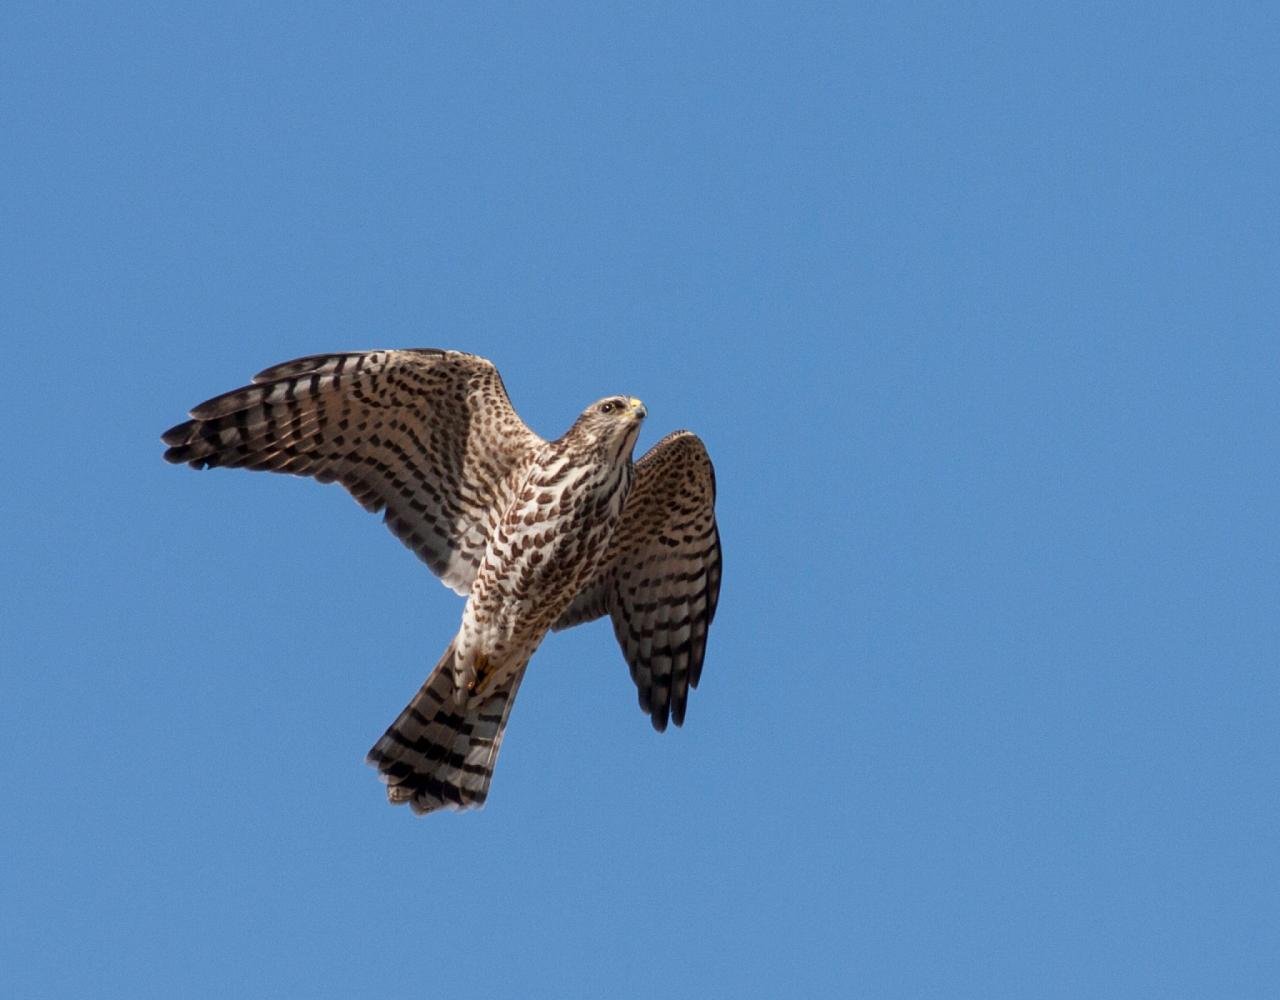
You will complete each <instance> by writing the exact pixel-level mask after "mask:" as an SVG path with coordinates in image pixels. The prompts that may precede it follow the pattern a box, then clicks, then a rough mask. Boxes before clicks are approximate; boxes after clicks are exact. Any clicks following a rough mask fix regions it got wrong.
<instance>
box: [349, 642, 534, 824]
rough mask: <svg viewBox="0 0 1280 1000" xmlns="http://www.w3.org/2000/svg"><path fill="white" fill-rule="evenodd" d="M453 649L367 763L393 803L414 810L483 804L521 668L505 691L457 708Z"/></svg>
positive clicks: (487, 792)
mask: <svg viewBox="0 0 1280 1000" xmlns="http://www.w3.org/2000/svg"><path fill="white" fill-rule="evenodd" d="M453 656H454V650H453V644H452V643H450V644H449V648H448V649H447V650H445V654H444V656H443V657H442V658H441V659H440V662H439V663H438V664H437V665H436V668H435V670H433V671H432V672H431V676H430V677H428V678H427V681H426V683H425V684H423V685H422V688H421V690H419V691H418V693H417V694H416V695H415V696H414V698H413V701H411V702H409V704H408V705H407V706H405V709H404V711H403V712H401V713H400V717H399V718H397V719H396V721H395V722H394V723H393V724H392V725H391V727H390V728H389V729H388V730H387V731H386V732H385V733H384V734H383V735H382V738H381V739H380V740H378V742H377V743H375V744H374V745H373V749H372V750H370V751H369V754H368V756H367V757H366V758H365V759H366V760H367V761H368V762H369V763H370V764H372V765H373V766H374V767H376V768H377V769H378V772H379V776H380V777H381V778H382V780H383V781H385V782H386V783H387V799H388V801H390V802H391V803H392V804H393V805H401V804H403V803H406V802H407V803H408V804H409V808H410V809H412V810H413V811H414V812H415V813H418V814H419V815H421V814H422V813H428V812H433V811H434V810H436V809H441V808H447V809H471V808H475V807H477V806H481V805H483V804H484V800H485V798H487V797H488V794H489V782H490V780H491V779H492V778H493V768H494V764H495V763H496V762H497V759H498V749H499V748H500V747H501V745H502V735H503V732H504V730H505V729H506V726H507V717H508V716H509V715H510V714H511V705H512V703H513V702H514V701H515V696H516V691H517V690H518V689H519V687H520V681H521V680H522V679H523V677H524V670H523V669H522V670H520V671H519V672H518V673H517V674H516V675H515V676H514V677H513V678H512V679H511V680H510V681H508V682H506V683H505V684H504V685H503V686H502V687H499V688H496V689H494V690H492V691H489V692H486V693H485V695H484V696H483V697H481V698H475V699H472V700H471V701H470V702H468V703H467V704H464V705H459V704H458V701H457V699H456V698H455V691H456V688H455V683H454V670H453Z"/></svg>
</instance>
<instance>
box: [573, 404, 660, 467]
mask: <svg viewBox="0 0 1280 1000" xmlns="http://www.w3.org/2000/svg"><path fill="white" fill-rule="evenodd" d="M647 414H648V411H647V410H646V409H645V408H644V403H642V402H640V400H638V399H636V398H635V397H634V396H606V397H605V398H604V399H599V400H596V402H594V403H592V404H591V405H590V406H588V407H587V408H586V409H585V410H583V411H582V413H581V415H580V416H579V417H578V419H577V420H576V421H575V422H574V425H573V429H574V430H576V431H578V432H580V433H583V434H587V435H589V436H591V437H592V438H594V439H596V440H597V441H599V442H600V443H602V444H607V445H611V446H612V448H610V450H611V451H617V452H618V453H619V454H628V453H629V452H630V450H631V448H632V447H633V446H634V445H635V443H636V437H637V436H638V435H639V434H640V424H641V423H643V422H644V418H645V416H646V415H647Z"/></svg>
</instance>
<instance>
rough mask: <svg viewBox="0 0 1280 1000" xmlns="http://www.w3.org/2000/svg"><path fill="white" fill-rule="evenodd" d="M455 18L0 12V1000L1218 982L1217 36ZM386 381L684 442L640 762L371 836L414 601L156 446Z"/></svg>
mask: <svg viewBox="0 0 1280 1000" xmlns="http://www.w3.org/2000/svg"><path fill="white" fill-rule="evenodd" d="M474 6H475V5H458V4H451V5H442V4H426V3H423V4H393V3H372V2H361V3H351V2H345V3H314V2H308V3H273V4H269V5H263V4H239V3H219V4H216V5H215V4H210V5H195V4H182V5H170V4H158V3H151V4H136V5H134V4H111V3H98V4H79V5H77V4H72V3H67V4H47V3H28V2H21V0H9V2H7V3H6V4H4V5H3V7H2V8H0V130H2V136H3V139H2V141H0V213H2V214H0V254H2V255H3V256H2V259H0V324H2V329H3V331H4V336H5V342H6V345H7V350H6V351H5V355H4V361H3V364H4V369H5V375H6V378H5V379H4V386H5V387H4V391H3V393H0V420H2V421H3V427H4V430H5V435H4V437H5V443H4V472H3V475H2V476H0V501H2V503H3V510H4V517H3V518H2V519H0V564H2V565H3V566H4V568H5V571H4V573H3V580H2V581H0V608H2V610H0V623H2V628H0V790H2V791H3V798H4V807H3V809H0V848H2V849H0V894H2V902H0V994H3V995H4V996H12V997H22V998H27V997H31V998H37V997H76V998H82V997H86V996H91V997H129V998H139V997H152V996H154V997H174V996H183V997H196V998H203V997H210V998H215V997H216V998H222V997H228V996H264V997H265V996H272V997H284V996H298V997H334V998H350V997H365V996H368V997H375V996H385V997H391V996H402V995H411V996H424V997H449V998H467V997H494V996H512V997H528V998H542V997H557V998H559V997H609V998H628V997H651V996H671V997H735V998H740V997H771V996H772V997H776V996H812V997H850V996H856V997H873V998H886V997H888V998H897V997H902V998H908V997H910V998H915V997H940V998H954V997H975V998H978V997H981V998H984V1000H986V998H1003V997H1010V998H1025V997H1063V998H1079V997H1124V998H1134V997H1152V998H1156V997H1158V998H1162V1000H1163V998H1169V997H1205V996H1218V997H1232V998H1249V997H1264V996H1266V997H1270V996H1274V995H1275V992H1274V991H1275V988H1276V983H1277V981H1280V884H1278V883H1280V803H1278V800H1277V767H1278V765H1280V682H1278V679H1277V666H1278V665H1280V626H1278V618H1277V609H1278V607H1280V551H1278V548H1280V546H1278V544H1277V511H1278V510H1280V462H1278V452H1277V429H1278V427H1280V393H1278V392H1277V374H1278V372H1280V337H1278V336H1277V325H1278V324H1277V317H1278V316H1280V284H1278V281H1277V278H1278V276H1280V184H1278V183H1277V178H1278V177H1280V72H1278V71H1277V65H1280V15H1277V14H1276V13H1275V7H1274V5H1273V4H1265V3H1254V4H1248V3H1245V4H1231V5H1228V6H1226V7H1222V6H1211V5H1191V4H1177V3H1174V4H1141V5H1139V4H1132V5H1129V4H1126V5H1119V6H1118V5H1116V4H1114V3H1096V4H1080V5H1069V6H1068V7H1066V8H1063V9H1053V10H1050V9H1047V8H1045V7H1044V5H1027V4H1023V3H1008V4H982V3H973V4H943V3H935V4H923V5H905V6H904V5H903V4H899V3H877V4H863V3H858V4H803V5H797V4H759V3H744V4H733V5H713V4H688V3H679V4H667V5H660V4H646V5H643V6H642V7H640V8H639V9H637V7H636V6H633V5H627V6H625V7H623V6H614V5H605V4H596V3H582V4H572V5H546V4H536V5H535V4H526V5H484V6H483V9H473V7H474ZM390 346H440V347H452V348H459V349H463V350H467V351H471V352H474V353H477V354H482V355H485V356H487V357H489V358H492V359H493V360H494V361H495V362H496V364H497V365H498V366H499V368H500V370H501V372H502V374H503V376H504V378H505V380H506V384H507V387H508V389H509V391H510V395H511V397H512V399H513V401H514V402H515V405H516V406H517V408H518V409H519V411H520V412H521V414H522V415H523V416H524V418H525V419H526V420H527V422H528V423H529V424H530V425H531V426H532V427H533V428H534V429H535V430H536V431H538V432H540V433H541V434H543V435H546V436H557V435H559V434H560V433H561V432H562V431H563V430H564V429H565V428H567V426H568V425H569V423H570V422H571V420H572V419H573V417H574V416H575V415H576V414H577V413H578V412H579V410H580V409H582V407H583V406H584V405H585V404H586V403H588V402H590V401H591V400H594V399H597V398H599V397H600V396H603V395H606V394H610V393H628V394H633V395H637V396H640V397H641V398H643V399H644V400H645V402H646V403H647V405H648V409H649V414H650V418H649V420H648V421H647V425H646V428H645V430H644V433H643V436H642V438H641V442H640V450H643V449H645V448H647V447H648V446H649V445H651V444H652V443H654V442H655V441H656V440H657V439H658V438H659V437H661V436H662V435H663V434H665V433H667V432H668V431H670V430H673V429H675V428H677V427H689V428H692V429H694V430H696V431H697V433H699V434H700V435H701V436H702V437H703V439H704V440H705V441H706V443H707V446H708V448H709V450H710V452H711V455H712V456H713V459H714V461H715V464H716V470H717V476H718V482H719V508H718V513H719V520H720V527H721V532H722V535H723V540H724V549H725V575H724V587H723V592H722V597H721V603H720V610H719V616H718V618H717V620H716V623H715V626H714V628H713V630H712V632H711V639H710V646H709V652H708V657H707V662H706V667H705V671H704V674H703V678H702V686H701V688H700V689H699V690H698V691H697V692H696V693H695V694H694V695H693V697H692V699H691V702H690V708H689V715H688V719H687V721H686V724H685V727H684V729H682V730H678V731H677V730H672V731H668V732H667V733H665V734H663V735H658V734H656V733H654V732H653V731H652V730H651V729H650V727H649V724H648V721H647V720H646V718H645V717H644V716H643V715H642V714H641V713H640V711H639V710H638V708H637V707H636V703H635V694H634V690H633V687H632V685H631V682H630V680H629V678H628V676H627V670H626V666H625V664H624V662H623V660H622V656H621V654H620V652H619V651H618V650H617V648H616V646H615V644H614V640H613V637H612V634H611V631H610V629H609V628H608V626H607V625H606V624H604V623H596V624H594V625H590V626H586V627H584V628H580V629H577V630H574V631H573V632H570V633H566V634H561V635H556V636H552V637H550V638H549V639H548V641H547V642H546V643H545V644H544V646H543V648H542V649H541V650H540V651H539V653H538V654H537V656H536V658H535V659H534V661H533V666H532V669H531V671H530V673H529V675H528V677H527V679H526V681H525V683H524V686H523V687H522V689H521V691H520V697H519V701H518V702H517V705H516V707H515V710H514V713H513V716H512V722H511V726H510V729H509V733H508V737H507V740H506V742H505V743H504V744H503V751H502V756H501V760H500V762H499V766H498V770H497V774H496V777H495V780H494V784H493V790H492V795H491V797H490V799H489V804H488V805H487V806H486V807H485V809H484V810H483V811H481V812H479V813H475V814H468V815H453V814H442V815H434V816H430V817H427V818H425V819H417V818H415V817H413V816H412V815H411V814H410V813H408V812H407V811H405V810H403V809H392V808H389V807H388V806H387V805H386V804H385V803H384V801H383V792H382V787H381V785H380V784H379V782H378V781H377V778H376V776H375V774H374V773H373V771H372V770H371V769H369V768H368V767H366V766H365V765H364V763H363V756H364V753H365V751H366V750H367V749H368V747H369V746H370V745H371V744H372V742H373V741H374V739H375V738H376V737H377V736H378V735H380V734H381V733H382V731H383V729H384V728H385V727H386V725H387V724H388V723H389V722H390V721H391V720H392V719H394V718H395V716H396V714H397V713H398V712H399V710H400V708H401V707H402V706H403V705H404V704H405V702H406V701H407V700H408V699H409V697H410V696H411V695H412V694H413V692H414V691H415V690H416V689H417V687H418V685H419V683H420V682H421V680H422V679H423V677H424V676H425V675H426V673H427V671H428V670H429V669H430V667H431V666H432V665H433V664H434V663H435V661H436V659H437V657H438V656H439V653H440V651H441V650H442V649H443V648H444V646H445V644H446V643H447V642H448V640H449V638H450V636H451V635H452V633H453V631H454V630H455V628H456V626H457V621H458V616H459V614H460V612H461V606H462V602H461V600H460V599H459V598H457V597H456V596H455V595H453V594H452V593H450V592H449V591H447V590H445V588H443V587H442V586H441V585H440V584H439V583H438V582H437V581H436V580H435V579H434V578H433V577H432V576H431V575H430V574H429V573H428V572H427V571H426V570H425V568H424V567H423V566H422V565H420V564H419V563H418V562H417V561H416V560H415V559H414V558H413V557H412V555H411V554H409V553H408V552H407V551H406V550H404V549H403V548H401V547H400V545H399V544H398V543H397V542H396V541H395V540H394V539H393V538H392V537H391V536H390V535H389V534H388V533H387V532H386V531H385V529H384V528H383V527H382V526H381V525H380V524H379V522H378V520H377V519H376V518H373V517H370V516H369V515H367V514H365V513H364V512H362V511H361V510H360V508H359V507H358V506H357V505H356V504H355V503H353V502H352V501H351V500H350V499H349V498H348V497H346V496H345V495H344V494H343V493H342V491H341V490H339V489H338V488H337V487H332V486H330V487H321V486H318V485H316V484H315V483H312V482H308V481H304V480H299V479H294V478H291V477H278V476H268V475H262V474H253V475H251V474H247V473H243V472H226V471H214V472H208V473H196V472H193V471H191V470H189V469H186V468H180V467H170V466H167V465H166V464H165V463H164V462H163V461H162V460H161V451H162V446H161V443H160V440H159V435H160V433H161V431H163V430H164V429H165V428H166V427H168V426H170V425H171V424H174V423H176V422H178V421H179V420H181V419H183V417H184V414H185V411H186V410H187V409H188V407H190V406H192V405H193V404H195V403H197V402H199V401H201V400H203V399H205V398H207V397H209V396H212V395H214V394H216V393H218V392H221V391H224V390H227V389H231V388H234V387H236V386H238V385H241V384H243V383H244V382H245V381H246V380H247V379H248V378H249V376H251V375H252V374H253V373H254V372H256V371H258V370H259V369H260V368H263V367H265V366H266V365H268V364H271V363H274V362H278V361H283V360H286V359H289V358H292V357H295V356H298V355H304V354H310V353H315V352H321V351H331V350H342V349H355V348H372V347H390Z"/></svg>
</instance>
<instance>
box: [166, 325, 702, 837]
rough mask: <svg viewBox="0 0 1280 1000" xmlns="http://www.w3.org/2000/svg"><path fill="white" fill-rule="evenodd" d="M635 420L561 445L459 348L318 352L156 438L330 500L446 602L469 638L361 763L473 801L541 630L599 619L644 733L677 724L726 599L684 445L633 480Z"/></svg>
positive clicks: (422, 802)
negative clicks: (432, 579)
mask: <svg viewBox="0 0 1280 1000" xmlns="http://www.w3.org/2000/svg"><path fill="white" fill-rule="evenodd" d="M644 416H645V410H644V407H643V405H642V404H641V403H640V402H639V400H636V399H632V398H630V397H622V396H615V397H609V398H606V399H603V400H600V401H599V402H597V403H593V404H592V405H591V406H590V407H588V408H587V409H586V410H584V411H583V412H582V414H581V415H580V416H579V417H578V419H577V420H576V421H575V422H574V424H573V426H572V427H570V429H569V430H568V431H567V432H566V433H565V434H564V435H563V436H562V437H560V438H558V439H557V440H555V441H544V440H543V439H542V438H540V437H539V436H538V435H536V434H534V433H533V432H532V431H531V430H529V428H527V427H526V426H525V425H524V423H523V422H522V421H521V420H520V418H519V417H518V416H517V415H516V413H515V411H514V409H513V408H512V406H511V403H510V400H509V399H508V397H507V394H506V390H505V389H504V387H503V385H502V380H501V378H500V377H499V376H498V372H497V370H496V369H495V368H494V366H493V365H492V364H491V363H490V362H488V361H486V360H485V359H483V358H479V357H475V356H474V355H469V354H462V353H459V352H456V351H440V350H431V349H423V350H397V351H368V352H353V353H346V354H329V355H316V356H313V357H308V358H301V359H299V360H297V361H290V362H286V363H284V364H280V365H275V366H274V367H271V368H268V369H266V370H265V371H263V372H261V373H260V374H259V375H257V376H256V377H255V378H254V382H253V384H252V385H249V386H246V387H244V388H241V389H236V390H233V391H232V392H229V393H225V394H223V395H221V396H217V397H215V398H214V399H211V400H209V401H208V402H205V403H201V404H200V405H199V406H197V407H196V408H195V409H194V410H192V411H191V417H192V419H191V420H188V421H186V422H185V423H182V424H179V425H178V426H176V427H173V428H171V429H170V430H168V431H166V432H165V434H164V435H163V439H164V441H165V443H166V444H167V445H168V446H169V447H168V450H167V451H166V452H165V458H166V459H167V460H168V461H170V462H175V463H180V462H185V463H187V464H189V465H191V466H192V467H194V468H197V469H203V468H210V467H214V466H227V467H243V468H250V469H263V470H268V471H273V472H288V473H293V474H296V475H306V476H312V477H314V478H315V479H317V480H319V481H321V482H338V483H341V484H342V485H343V486H344V487H345V488H346V489H347V490H348V491H349V492H350V493H351V494H352V496H354V497H355V498H356V500H358V501H359V502H360V503H361V504H362V505H363V506H364V507H365V508H366V509H368V510H370V511H374V512H377V511H382V512H383V515H384V520H385V521H386V524H387V526H388V527H389V528H390V529H391V530H392V532H393V533H394V534H395V535H396V536H397V537H398V538H400V540H401V541H402V542H404V544H405V545H407V546H408V547H409V548H410V549H412V550H413V551H414V552H415V553H416V554H417V555H418V556H419V557H420V558H421V559H422V560H423V561H424V562H426V564H427V565H428V566H429V567H430V568H431V569H432V571H433V572H435V573H436V574H437V575H438V576H440V578H441V579H442V580H443V581H444V583H445V584H446V585H448V586H449V587H451V588H453V589H454V590H455V591H457V592H458V593H462V594H466V595H467V603H466V607H465V608H464V610H463V618H462V625H461V627H460V628H459V630H458V633H457V635H455V636H454V638H453V640H452V641H451V642H450V643H449V646H448V648H447V649H446V650H445V652H444V655H443V656H442V657H441V659H440V661H439V663H438V664H437V666H436V668H435V670H434V671H433V672H432V673H431V676H430V677H428V679H427V681H426V683H425V684H424V685H423V686H422V688H421V690H420V691H419V692H418V694H417V695H416V696H415V697H414V699H413V700H412V701H411V702H410V703H409V705H408V706H407V707H406V708H405V709H404V711H403V712H401V713H400V716H399V718H398V719H396V721H395V722H394V723H393V724H392V725H391V727H390V728H389V729H388V730H387V732H386V733H385V734H384V735H383V736H382V738H381V739H380V740H378V742H377V743H376V744H375V745H374V747H373V749H372V750H370V752H369V757H368V759H369V762H370V763H371V764H373V765H374V766H376V767H377V768H378V770H379V773H380V775H381V776H382V778H383V780H384V781H385V782H386V783H387V796H388V798H389V799H390V801H392V802H394V803H401V802H407V803H408V804H409V805H410V806H411V808H412V809H413V810H414V811H415V812H419V813H424V812H430V811H432V810H434V809H438V808H441V807H452V808H466V807H469V806H478V805H480V804H482V803H483V802H484V800H485V798H486V796H487V794H488V789H489V782H490V779H491V777H492V774H493V767H494V762H495V761H496V759H497V755H498V750H499V747H500V745H501V742H502V736H503V732H504V730H505V727H506V723H507V718H508V716H509V714H510V711H511V705H512V703H513V701H514V699H515V695H516V692H517V690H518V689H519V686H520V682H521V680H522V679H523V677H524V672H525V668H526V667H527V665H528V662H529V658H530V657H531V656H532V655H533V652H534V650H536V649H537V647H538V645H539V644H540V643H541V642H542V639H543V638H544V636H545V635H546V633H547V632H548V631H549V630H551V629H552V628H554V629H557V630H559V629H563V628H567V627H569V626H571V625H574V624H577V623H579V622H584V621H590V620H592V619H594V618H598V617H601V616H603V615H605V614H608V615H609V616H610V617H611V619H612V622H613V627H614V632H615V635H616V636H617V638H618V642H619V644H620V645H621V647H622V650H623V653H624V655H625V657H626V659H627V663H628V664H629V666H630V668H631V675H632V678H633V679H634V681H635V683H636V687H637V691H638V693H639V697H640V705H641V708H642V709H643V710H644V711H645V712H646V713H647V714H648V715H649V717H650V720H651V721H652V723H653V725H654V727H655V728H656V729H658V730H662V729H665V728H666V725H667V720H668V718H670V719H671V720H672V721H674V722H675V723H676V725H680V724H681V723H682V722H683V721H684V714H685V708H686V705H687V699H688V692H689V688H690V687H696V686H697V684H698V678H699V675H700V673H701V669H702V662H703V657H704V655H705V652H706V637H707V629H708V628H709V627H710V624H711V621H712V618H713V617H714V615H715V609H716V601H717V598H718V596H719V589H720V542H719V535H718V532H717V529H716V523H715V510H714V507H715V476H714V472H713V471H712V467H711V461H710V459H709V458H708V457H707V453H706V449H705V448H704V447H703V445H702V442H701V441H699V440H698V438H697V437H696V436H695V435H693V434H691V433H689V432H688V431H678V432H676V433H675V434H671V435H669V436H668V437H666V438H664V439H663V440H662V441H661V442H659V443H658V444H657V445H656V446H654V448H653V449H651V450H650V451H649V452H648V453H647V454H646V455H645V456H644V457H643V458H642V459H640V461H639V462H636V463H634V464H633V463H632V458H631V456H632V449H633V448H634V446H635V441H636V437H637V435H638V433H639V427H640V423H641V421H642V420H643V419H644Z"/></svg>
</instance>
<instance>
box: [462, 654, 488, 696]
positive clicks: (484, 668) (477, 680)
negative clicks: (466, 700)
mask: <svg viewBox="0 0 1280 1000" xmlns="http://www.w3.org/2000/svg"><path fill="white" fill-rule="evenodd" d="M492 679H493V673H492V672H491V671H490V670H489V657H487V656H485V655H484V654H483V653H481V654H480V655H479V656H477V657H476V675H475V677H473V678H472V679H471V680H470V681H469V682H468V684H467V691H468V692H469V693H471V694H484V689H485V687H486V686H487V685H488V684H489V681H491V680H492Z"/></svg>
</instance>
